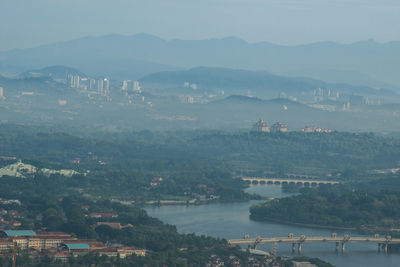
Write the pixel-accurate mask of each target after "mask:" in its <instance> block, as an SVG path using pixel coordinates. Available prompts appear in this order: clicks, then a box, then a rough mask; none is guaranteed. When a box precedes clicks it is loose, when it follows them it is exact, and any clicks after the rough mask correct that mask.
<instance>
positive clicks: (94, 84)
mask: <svg viewBox="0 0 400 267" xmlns="http://www.w3.org/2000/svg"><path fill="white" fill-rule="evenodd" d="M95 87H96V81H95V80H94V79H89V90H94V89H95Z"/></svg>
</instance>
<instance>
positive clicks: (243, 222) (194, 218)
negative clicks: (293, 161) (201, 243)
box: [146, 185, 400, 267]
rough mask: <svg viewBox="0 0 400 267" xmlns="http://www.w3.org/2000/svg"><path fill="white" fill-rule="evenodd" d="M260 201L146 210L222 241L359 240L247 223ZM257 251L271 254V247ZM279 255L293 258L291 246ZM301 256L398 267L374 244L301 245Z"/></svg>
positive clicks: (269, 188)
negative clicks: (340, 248)
mask: <svg viewBox="0 0 400 267" xmlns="http://www.w3.org/2000/svg"><path fill="white" fill-rule="evenodd" d="M246 191H247V192H248V193H257V194H261V195H264V196H271V197H285V196H288V194H285V193H283V192H282V191H281V188H280V187H279V186H276V185H260V186H253V187H250V188H248V189H247V190H246ZM258 202H259V201H251V202H246V203H228V204H221V203H219V204H210V205H200V206H188V207H186V206H162V207H148V208H147V209H146V210H147V212H148V213H149V215H151V216H153V217H157V218H159V219H161V220H162V221H164V222H167V223H170V224H174V225H176V226H177V228H178V231H179V232H181V233H196V234H199V235H202V234H204V235H210V236H214V237H220V238H225V239H232V238H242V237H243V235H244V234H250V237H256V236H262V237H285V236H287V235H288V234H289V233H293V234H294V235H295V236H300V235H302V234H304V235H306V236H330V235H331V233H332V232H336V233H337V234H338V235H344V234H347V233H348V234H350V235H352V236H361V235H359V234H356V233H351V232H348V231H337V230H333V231H331V230H328V229H318V228H307V227H298V226H291V225H285V224H279V223H271V222H256V221H252V220H250V219H249V207H250V206H251V205H253V204H256V203H258ZM258 248H260V249H263V250H266V251H270V250H271V246H270V245H263V246H259V247H258ZM278 251H279V254H281V255H292V253H291V244H279V245H278ZM302 254H303V255H305V256H309V257H318V258H321V259H323V260H325V261H328V262H330V263H332V264H334V265H335V266H339V267H341V266H343V267H350V266H351V267H352V266H362V267H363V266H365V267H372V266H374V267H375V266H379V267H381V266H382V267H384V266H385V267H386V266H388V267H400V254H389V255H385V254H384V253H378V250H377V245H376V244H368V243H358V244H346V251H345V253H343V254H342V253H336V252H335V244H334V243H314V244H304V245H303V251H302Z"/></svg>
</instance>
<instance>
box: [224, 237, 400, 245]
mask: <svg viewBox="0 0 400 267" xmlns="http://www.w3.org/2000/svg"><path fill="white" fill-rule="evenodd" d="M313 242H338V243H341V242H346V243H354V242H372V243H390V244H400V238H394V239H390V240H388V239H386V238H373V237H350V238H349V239H345V238H343V237H306V238H305V239H301V238H299V237H294V238H289V237H273V238H259V239H257V238H248V239H231V240H228V243H229V244H231V245H253V244H255V243H257V244H260V245H261V244H273V243H313Z"/></svg>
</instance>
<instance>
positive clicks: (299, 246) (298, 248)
mask: <svg viewBox="0 0 400 267" xmlns="http://www.w3.org/2000/svg"><path fill="white" fill-rule="evenodd" d="M301 247H302V243H298V244H297V252H298V253H301Z"/></svg>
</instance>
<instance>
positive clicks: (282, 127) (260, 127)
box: [253, 119, 288, 133]
mask: <svg viewBox="0 0 400 267" xmlns="http://www.w3.org/2000/svg"><path fill="white" fill-rule="evenodd" d="M287 131H288V127H287V125H286V124H284V123H283V122H277V123H275V124H273V125H272V126H271V127H269V126H268V124H267V123H266V122H265V121H263V120H261V119H260V120H258V121H257V122H256V123H255V124H254V125H253V132H263V133H269V132H273V133H286V132H287Z"/></svg>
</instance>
